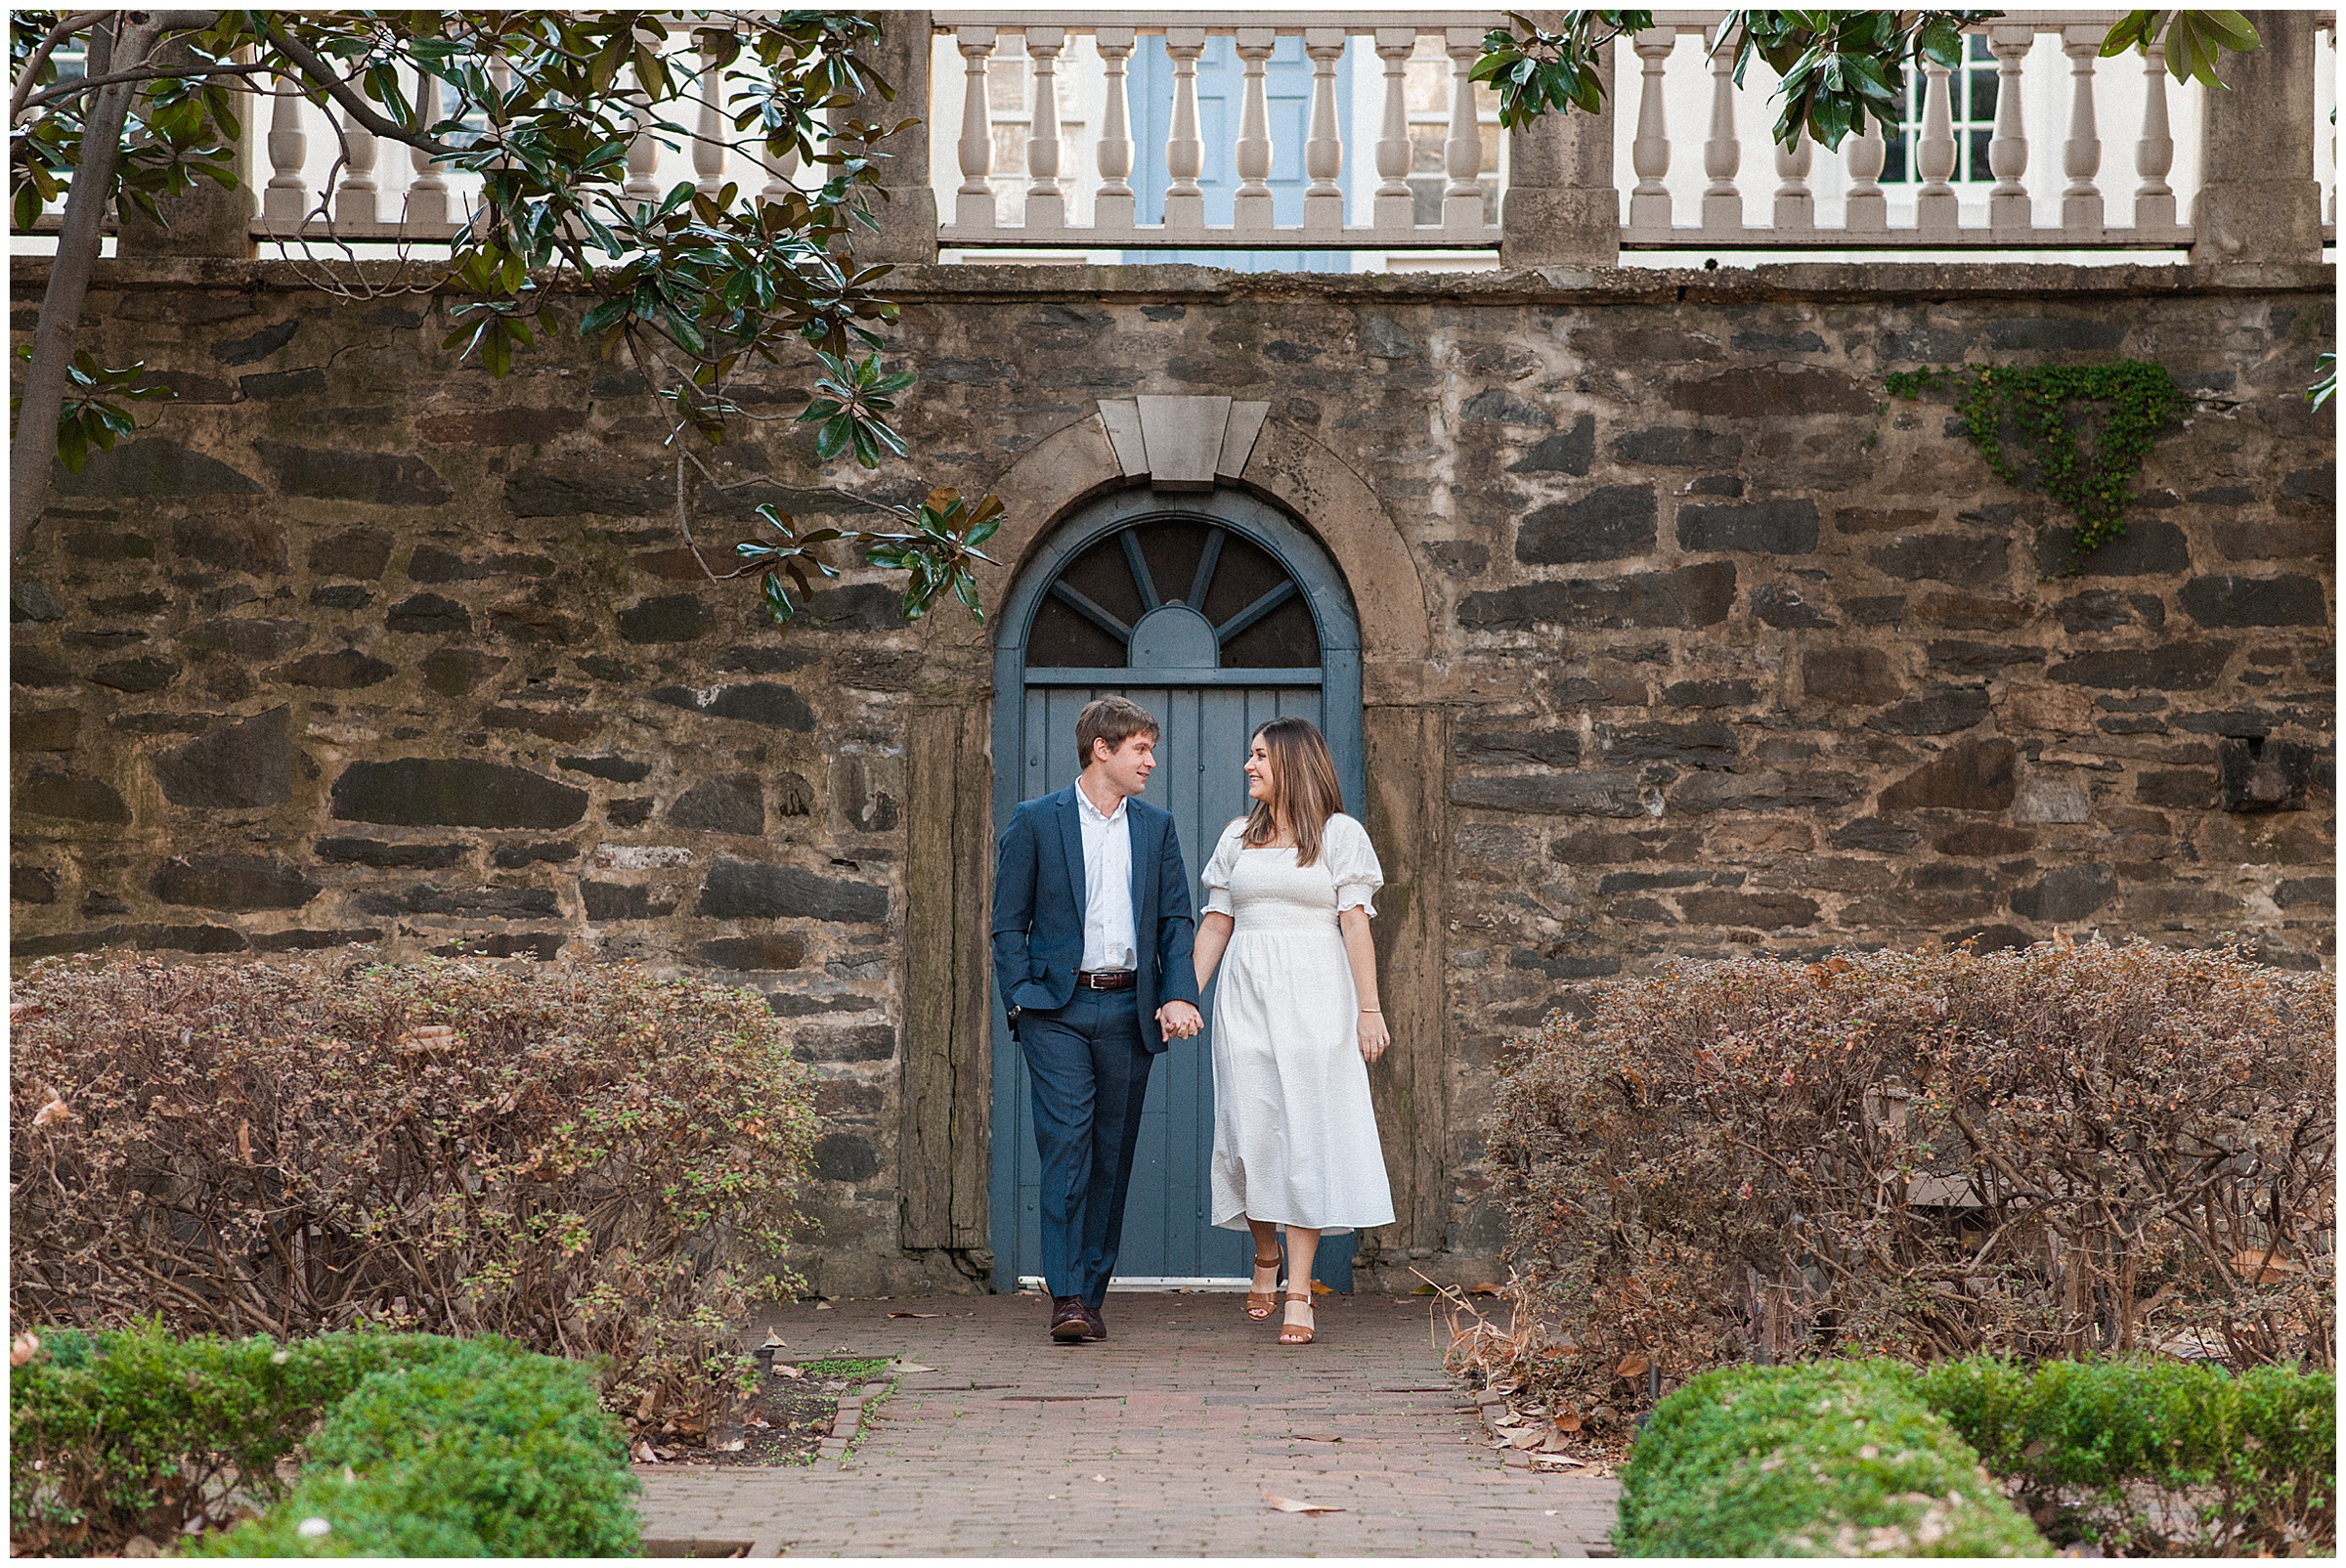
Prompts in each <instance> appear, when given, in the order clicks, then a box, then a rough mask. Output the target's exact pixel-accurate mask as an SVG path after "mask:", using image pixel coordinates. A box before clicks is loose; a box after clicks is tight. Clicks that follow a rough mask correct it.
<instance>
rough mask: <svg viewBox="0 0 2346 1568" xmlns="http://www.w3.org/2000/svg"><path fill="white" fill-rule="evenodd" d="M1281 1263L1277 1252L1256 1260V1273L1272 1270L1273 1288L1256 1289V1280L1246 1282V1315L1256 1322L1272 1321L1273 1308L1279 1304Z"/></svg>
mask: <svg viewBox="0 0 2346 1568" xmlns="http://www.w3.org/2000/svg"><path fill="white" fill-rule="evenodd" d="M1279 1265H1280V1256H1279V1254H1278V1253H1277V1252H1274V1253H1272V1254H1271V1255H1270V1256H1269V1257H1267V1258H1256V1259H1255V1260H1254V1272H1255V1273H1257V1274H1260V1273H1262V1272H1263V1270H1265V1269H1269V1270H1270V1271H1271V1288H1270V1289H1268V1290H1257V1289H1254V1288H1253V1285H1254V1282H1253V1281H1252V1280H1249V1281H1247V1282H1246V1284H1247V1287H1248V1288H1247V1291H1246V1316H1247V1317H1248V1318H1250V1319H1252V1320H1253V1321H1254V1322H1256V1323H1268V1322H1270V1321H1271V1309H1272V1308H1273V1307H1276V1306H1278V1305H1279Z"/></svg>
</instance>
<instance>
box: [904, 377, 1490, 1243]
mask: <svg viewBox="0 0 2346 1568" xmlns="http://www.w3.org/2000/svg"><path fill="white" fill-rule="evenodd" d="M1139 401H1140V400H1137V399H1136V400H1132V402H1131V403H1130V404H1127V405H1126V407H1128V408H1133V409H1134V413H1135V414H1137V413H1138V412H1139V411H1138V409H1137V407H1135V405H1137V404H1138V403H1139ZM1151 401H1152V402H1157V403H1160V404H1193V405H1195V404H1213V405H1218V406H1219V409H1220V410H1221V411H1222V413H1220V414H1217V415H1216V417H1217V418H1220V419H1221V420H1222V421H1223V423H1224V427H1225V429H1226V430H1230V429H1231V428H1232V427H1231V425H1230V423H1229V420H1228V416H1227V411H1228V410H1229V409H1230V408H1231V407H1232V405H1231V404H1230V402H1229V400H1227V399H1195V400H1192V399H1164V400H1151ZM1240 407H1242V406H1240ZM1154 412H1156V413H1158V414H1165V413H1168V412H1170V413H1171V414H1174V415H1175V416H1177V417H1186V420H1187V422H1188V423H1189V424H1191V425H1192V426H1195V427H1197V428H1200V429H1202V428H1203V427H1204V426H1205V425H1207V424H1210V423H1212V422H1213V420H1211V419H1206V418H1204V417H1202V413H1201V411H1200V410H1198V409H1196V408H1195V407H1192V408H1190V409H1186V410H1183V409H1175V410H1171V411H1167V410H1164V409H1162V408H1160V409H1158V410H1156V411H1154ZM1110 420H1116V421H1118V422H1123V420H1124V414H1123V412H1122V410H1119V409H1116V408H1113V407H1110V408H1108V410H1107V411H1106V414H1105V415H1104V414H1103V412H1102V411H1100V410H1095V412H1093V413H1092V414H1087V415H1086V416H1085V417H1083V418H1081V419H1079V420H1076V421H1074V422H1073V423H1070V424H1068V425H1066V426H1065V427H1064V428H1063V429H1061V430H1059V431H1058V432H1057V433H1055V434H1053V435H1052V436H1050V437H1048V438H1046V439H1045V440H1043V441H1042V442H1040V443H1038V444H1037V445H1035V446H1034V447H1033V448H1032V449H1030V450H1029V451H1028V452H1027V453H1026V454H1025V455H1024V456H1022V457H1021V458H1020V459H1019V460H1018V461H1017V462H1016V463H1014V464H1013V465H1012V466H1011V467H1010V468H1009V469H1008V470H1007V471H1006V472H1005V473H1004V474H1003V475H1002V476H1001V478H1000V479H999V480H997V481H996V482H995V484H994V485H993V487H992V488H993V490H994V493H995V494H997V495H999V496H1000V497H1001V498H1002V499H1003V501H1004V502H1005V506H1006V512H1007V518H1008V520H1007V521H1006V522H1005V523H1004V525H1003V528H1002V531H1001V533H1000V534H998V535H996V536H995V540H994V547H993V548H992V550H990V551H989V553H991V554H993V555H994V556H995V558H996V559H997V560H998V561H999V562H1000V563H1001V570H1000V571H998V572H995V573H991V574H989V575H988V578H987V581H986V583H985V587H984V597H983V603H984V606H985V612H986V626H985V628H983V629H980V628H978V627H976V626H974V625H972V624H971V623H969V622H967V621H965V620H962V619H960V618H952V620H951V621H950V622H946V623H940V624H938V625H936V626H935V627H934V631H933V633H932V634H933V635H935V636H937V637H938V639H939V640H938V642H937V643H936V644H934V653H935V654H936V655H937V656H938V657H939V660H940V662H943V661H948V660H949V661H950V662H951V664H953V665H954V666H955V667H956V668H961V669H966V670H968V671H969V672H970V674H971V675H972V676H973V679H972V680H971V683H970V685H969V687H968V688H966V689H964V690H962V691H958V692H938V693H935V694H934V695H932V696H930V697H927V698H925V699H923V700H921V701H919V702H916V704H915V705H914V706H913V707H912V708H911V710H910V711H909V713H908V718H909V719H910V720H911V723H910V727H909V730H908V738H907V748H906V750H907V756H906V770H907V780H906V783H907V793H908V795H909V797H910V800H909V813H908V815H909V822H908V827H909V841H908V844H907V872H906V883H907V893H908V894H909V897H908V918H907V921H906V931H905V975H906V980H905V1009H904V1017H905V1034H904V1041H903V1053H902V1055H903V1062H904V1083H903V1096H902V1100H901V1103H900V1104H901V1111H900V1116H901V1122H900V1147H901V1153H902V1157H901V1165H900V1168H901V1170H902V1171H903V1176H904V1182H903V1194H904V1197H903V1203H902V1214H901V1218H902V1230H901V1241H902V1244H903V1245H905V1246H907V1247H919V1248H928V1247H941V1248H949V1249H952V1250H953V1251H954V1253H955V1255H956V1256H957V1257H959V1258H961V1259H962V1260H963V1266H964V1267H965V1269H966V1270H967V1272H969V1273H970V1274H972V1275H973V1276H976V1277H980V1278H982V1277H983V1276H984V1275H985V1274H989V1273H990V1272H991V1271H992V1268H993V1261H994V1260H993V1258H992V1257H991V1255H990V1250H989V1249H988V1247H987V1235H988V1227H987V1201H988V1194H987V1179H986V1178H987V1169H988V1163H989V1151H990V1139H991V1116H990V1107H989V1105H988V1103H987V1102H988V1099H989V1096H988V1095H987V1093H986V1091H985V1088H984V1087H983V1086H985V1085H987V1084H988V1082H989V1081H990V1078H991V1075H992V1051H991V1040H990V1038H989V1036H990V1034H991V1028H990V1010H991V1002H990V991H989V983H988V982H989V977H988V974H987V963H988V957H987V951H986V940H985V926H986V922H987V914H988V906H989V901H990V890H991V871H992V867H991V858H992V844H993V836H994V826H993V816H994V811H993V806H992V802H991V798H990V797H991V795H992V793H993V777H994V773H993V762H992V760H991V757H990V746H989V734H990V730H991V727H992V714H991V711H990V708H989V706H988V704H987V703H986V702H984V701H980V700H975V699H977V698H978V696H979V694H980V692H982V691H985V690H986V689H987V687H988V686H990V682H988V683H987V684H986V685H980V684H979V681H980V680H982V678H983V677H981V676H978V675H977V671H978V670H980V669H988V670H990V666H991V663H992V658H991V650H990V629H991V628H992V627H993V626H994V625H995V624H996V623H997V621H998V619H999V617H1000V614H1001V612H1002V610H1003V609H1004V607H1005V603H1006V600H1007V599H1008V597H1009V595H1010V593H1011V592H1012V588H1013V585H1014V584H1016V583H1018V582H1019V581H1020V580H1021V577H1022V575H1023V574H1024V572H1025V571H1026V569H1027V568H1028V567H1029V566H1030V565H1031V563H1032V559H1033V557H1034V555H1035V553H1036V552H1037V551H1038V550H1039V549H1040V548H1041V547H1042V546H1043V544H1045V542H1046V541H1048V540H1049V539H1050V538H1051V536H1052V535H1053V533H1054V532H1055V531H1056V530H1057V529H1058V528H1059V527H1060V526H1061V525H1062V524H1063V523H1064V521H1065V520H1066V519H1067V518H1068V517H1070V516H1072V515H1074V513H1075V512H1076V511H1077V510H1078V509H1080V508H1081V507H1083V506H1085V505H1086V504H1088V503H1090V502H1093V501H1097V500H1099V499H1100V498H1102V497H1104V496H1108V495H1109V494H1112V493H1114V492H1116V491H1120V490H1125V489H1138V488H1141V487H1144V486H1146V487H1150V488H1157V487H1158V479H1159V476H1157V475H1155V474H1153V473H1152V472H1151V466H1152V465H1153V459H1151V458H1140V457H1138V455H1137V454H1136V452H1135V450H1134V444H1133V442H1132V441H1131V440H1130V439H1129V436H1130V435H1131V433H1132V432H1130V431H1129V430H1127V431H1124V432H1121V433H1123V434H1125V435H1126V436H1127V438H1128V439H1126V440H1125V441H1124V442H1123V444H1122V448H1123V450H1122V451H1121V452H1119V443H1118V440H1117V439H1116V435H1117V433H1118V432H1113V431H1111V427H1110V423H1109V421H1110ZM1248 422H1249V420H1248V419H1247V418H1246V416H1245V415H1243V414H1241V416H1240V418H1239V420H1238V428H1237V429H1236V431H1235V434H1236V436H1237V437H1238V438H1241V439H1242V438H1244V437H1245V434H1246V432H1245V430H1244V426H1245V425H1246V424H1247V423H1248ZM1227 444H1228V443H1227V442H1226V441H1225V442H1216V443H1214V444H1213V445H1214V448H1215V450H1214V451H1213V453H1212V455H1211V457H1202V458H1199V457H1193V458H1192V459H1190V460H1189V461H1188V462H1187V463H1186V464H1185V466H1184V468H1183V470H1182V472H1181V473H1180V474H1178V475H1176V476H1174V482H1173V486H1172V487H1171V488H1180V487H1181V486H1182V485H1183V484H1184V483H1185V482H1186V484H1187V486H1188V488H1191V489H1196V488H1199V487H1198V484H1197V481H1198V479H1199V478H1200V477H1202V478H1203V480H1204V482H1205V485H1206V486H1208V487H1210V486H1211V485H1212V484H1214V483H1215V482H1216V481H1217V480H1218V482H1219V483H1220V484H1222V485H1225V486H1232V487H1234V488H1238V489H1240V490H1243V491H1248V492H1251V493H1253V494H1254V495H1256V496H1258V497H1259V498H1261V499H1262V500H1264V501H1270V502H1272V503H1274V504H1275V505H1277V506H1278V507H1279V508H1280V509H1281V510H1282V511H1283V512H1285V513H1287V514H1288V515H1289V516H1291V517H1293V518H1294V519H1296V520H1297V521H1298V523H1299V524H1300V525H1301V526H1302V527H1303V528H1304V529H1305V530H1307V531H1308V532H1309V533H1310V534H1311V535H1312V537H1313V538H1314V539H1316V540H1317V541H1318V543H1319V544H1321V545H1322V546H1323V547H1324V548H1325V550H1326V551H1327V553H1328V555H1329V557H1330V558H1331V559H1332V560H1333V561H1334V563H1335V565H1336V568H1337V569H1338V571H1339V572H1341V574H1342V575H1343V577H1344V579H1345V582H1346V584H1347V586H1348V588H1349V590H1350V594H1351V597H1352V600H1353V602H1354V604H1356V605H1357V606H1359V610H1360V637H1361V697H1362V705H1363V713H1362V736H1363V744H1364V750H1365V754H1366V769H1365V771H1366V775H1367V799H1366V800H1365V801H1364V802H1362V803H1361V806H1359V807H1358V809H1360V810H1361V813H1362V815H1363V818H1364V820H1365V821H1366V822H1367V823H1368V830H1369V833H1370V836H1371V837H1372V838H1373V839H1374V841H1375V842H1376V845H1377V849H1378V852H1379V854H1380V855H1381V856H1382V858H1383V860H1384V865H1385V870H1386V875H1387V878H1388V882H1387V887H1386V890H1385V893H1386V896H1385V900H1384V905H1383V907H1384V914H1383V915H1382V916H1381V917H1380V918H1379V920H1378V922H1377V927H1378V930H1377V951H1378V965H1379V971H1380V975H1381V978H1382V983H1383V989H1384V993H1385V1010H1386V1014H1387V1018H1388V1020H1389V1022H1390V1024H1391V1026H1392V1028H1393V1033H1394V1048H1393V1049H1392V1050H1391V1051H1389V1052H1387V1053H1386V1055H1385V1057H1384V1059H1383V1060H1382V1061H1381V1062H1379V1063H1378V1065H1377V1067H1376V1068H1375V1069H1374V1071H1373V1072H1372V1073H1371V1082H1372V1085H1373V1087H1374V1090H1375V1094H1376V1100H1377V1119H1378V1125H1379V1128H1380V1129H1381V1131H1382V1133H1383V1137H1384V1145H1385V1162H1386V1168H1387V1170H1388V1172H1389V1173H1390V1175H1391V1177H1392V1181H1393V1198H1394V1212H1395V1215H1396V1220H1395V1223H1394V1225H1392V1226H1391V1227H1388V1228H1386V1229H1385V1230H1383V1231H1380V1232H1376V1233H1371V1234H1370V1235H1369V1236H1368V1237H1365V1238H1364V1239H1363V1245H1362V1248H1361V1252H1360V1256H1359V1260H1358V1267H1359V1268H1360V1269H1362V1270H1365V1271H1367V1272H1366V1278H1365V1280H1364V1284H1365V1285H1372V1286H1373V1285H1381V1284H1383V1283H1385V1281H1384V1279H1383V1278H1382V1277H1383V1276H1385V1275H1387V1274H1388V1273H1390V1274H1398V1275H1402V1276H1404V1277H1406V1272H1407V1271H1406V1267H1405V1265H1406V1262H1407V1257H1408V1253H1409V1252H1410V1251H1411V1250H1412V1249H1438V1248H1440V1247H1441V1246H1442V1245H1443V1241H1444V1238H1445V1233H1446V1230H1447V1227H1448V1222H1449V1219H1450V1209H1451V1192H1450V1182H1449V1178H1448V1174H1447V1173H1448V1168H1449V1165H1450V1151H1449V1147H1448V1146H1449V1142H1450V1133H1449V1114H1448V1111H1449V1105H1450V1100H1451V1094H1450V1083H1451V1077H1452V1069H1451V1064H1452V1060H1453V1057H1452V1052H1451V1050H1450V1042H1449V1037H1448V1034H1449V1030H1448V1016H1449V1008H1448V1007H1447V1005H1446V999H1445V995H1444V975H1445V971H1446V969H1447V963H1446V953H1447V945H1448V944H1447V939H1446V938H1447V924H1448V922H1447V916H1446V912H1445V902H1446V900H1445V898H1444V887H1443V879H1444V875H1445V872H1446V868H1447V865H1448V852H1447V844H1448V838H1449V832H1448V821H1447V811H1446V808H1445V796H1446V789H1447V759H1448V756H1449V750H1450V734H1449V722H1448V718H1447V715H1446V713H1445V712H1444V710H1443V709H1442V708H1441V707H1440V706H1439V703H1438V701H1437V700H1436V698H1435V695H1434V693H1433V692H1432V691H1431V690H1430V689H1429V683H1428V680H1427V659H1428V656H1429V653H1430V650H1431V646H1432V640H1433V638H1432V612H1431V609H1430V605H1429V597H1428V593H1427V585H1426V583H1425V580H1424V578H1423V576H1422V575H1421V573H1420V570H1419V567H1418V563H1417V560H1416V557H1415V555H1414V554H1413V553H1412V551H1411V549H1410V547H1409V545H1408V544H1407V542H1406V541H1405V540H1404V539H1403V537H1402V534H1401V531H1400V529H1399V528H1398V527H1397V526H1395V524H1394V522H1393V520H1392V518H1391V516H1390V515H1389V514H1388V513H1387V512H1386V510H1385V507H1384V504H1383V502H1382V501H1380V500H1379V499H1378V497H1377V495H1376V493H1375V492H1374V490H1372V489H1371V488H1370V487H1369V486H1368V483H1367V482H1366V481H1365V480H1363V479H1362V478H1361V477H1360V475H1359V474H1357V473H1356V472H1354V471H1353V469H1352V468H1351V466H1350V465H1349V464H1347V463H1345V462H1344V461H1343V459H1342V458H1340V457H1337V456H1336V455H1335V454H1334V453H1333V452H1331V451H1329V450H1328V449H1327V448H1326V447H1325V446H1324V445H1322V444H1321V443H1320V442H1319V441H1318V440H1317V439H1316V438H1314V437H1313V436H1312V434H1311V433H1310V432H1308V431H1305V430H1303V429H1300V428H1298V427H1296V426H1294V425H1292V424H1289V423H1287V422H1286V421H1284V420H1281V419H1278V418H1275V417H1265V418H1262V419H1261V420H1260V422H1259V424H1256V425H1255V426H1254V430H1253V433H1252V436H1251V439H1250V440H1248V441H1247V442H1246V446H1245V449H1244V455H1243V458H1242V461H1238V463H1237V472H1236V473H1235V474H1233V473H1223V472H1218V471H1217V470H1219V469H1220V468H1221V467H1222V466H1223V465H1224V462H1225V461H1226V460H1229V458H1230V455H1229V454H1228V453H1227V452H1226V451H1225V450H1224V449H1225V448H1226V447H1227ZM1145 445H1146V443H1145V439H1144V442H1143V447H1144V449H1145ZM1136 459H1137V461H1136ZM1200 463H1202V464H1203V468H1204V471H1203V474H1202V475H1199V474H1198V473H1197V472H1196V471H1195V470H1196V469H1197V468H1198V466H1199V465H1200ZM1143 464H1146V465H1143ZM1136 466H1137V471H1136ZM993 700H994V701H1000V700H1002V698H1001V696H1000V694H998V693H995V694H993ZM1421 1255H1422V1254H1421Z"/></svg>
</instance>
